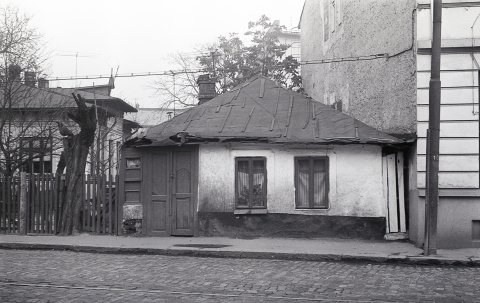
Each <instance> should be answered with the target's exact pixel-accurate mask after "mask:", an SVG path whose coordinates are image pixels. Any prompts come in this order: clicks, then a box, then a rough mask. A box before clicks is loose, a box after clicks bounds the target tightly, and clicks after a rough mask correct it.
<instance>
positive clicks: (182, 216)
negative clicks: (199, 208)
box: [171, 149, 196, 236]
mask: <svg viewBox="0 0 480 303" xmlns="http://www.w3.org/2000/svg"><path fill="white" fill-rule="evenodd" d="M195 155H196V154H195V152H194V150H191V149H190V150H177V151H175V152H174V153H173V155H172V156H173V157H172V160H173V161H172V163H173V165H172V181H173V182H172V195H171V197H172V200H171V201H172V203H171V207H172V235H176V236H193V226H194V224H193V217H194V216H193V214H194V198H195V188H196V186H195V184H196V180H195V165H194V163H195V158H194V157H195Z"/></svg>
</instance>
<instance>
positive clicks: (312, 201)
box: [295, 157, 328, 209]
mask: <svg viewBox="0 0 480 303" xmlns="http://www.w3.org/2000/svg"><path fill="white" fill-rule="evenodd" d="M295 207H296V208H298V209H309V208H328V157H296V158H295Z"/></svg>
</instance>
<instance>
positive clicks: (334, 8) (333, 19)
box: [323, 0, 343, 42]
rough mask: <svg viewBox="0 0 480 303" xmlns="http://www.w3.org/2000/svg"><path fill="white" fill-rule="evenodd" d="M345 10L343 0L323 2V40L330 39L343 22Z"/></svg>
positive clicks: (326, 0)
mask: <svg viewBox="0 0 480 303" xmlns="http://www.w3.org/2000/svg"><path fill="white" fill-rule="evenodd" d="M342 19H343V12H342V1H341V0H325V1H324V2H323V41H324V42H326V41H328V39H330V38H331V37H332V35H333V33H334V32H335V30H336V29H337V28H338V27H339V26H340V24H342Z"/></svg>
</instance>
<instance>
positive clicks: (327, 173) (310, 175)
mask: <svg viewBox="0 0 480 303" xmlns="http://www.w3.org/2000/svg"><path fill="white" fill-rule="evenodd" d="M301 160H309V173H308V180H309V181H308V182H309V187H308V207H299V206H298V202H297V201H298V194H299V191H298V188H299V186H298V181H299V176H298V171H299V165H298V162H299V161H301ZM315 160H323V161H325V202H326V203H325V204H326V206H321V207H319V206H315V205H314V202H313V195H314V192H315V191H314V187H313V167H314V166H313V161H315ZM329 162H330V161H329V158H328V156H299V157H294V182H295V209H299V210H306V209H328V208H330V201H329V199H328V195H329V192H330V163H329Z"/></svg>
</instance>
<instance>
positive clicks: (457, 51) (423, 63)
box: [417, 1, 480, 189]
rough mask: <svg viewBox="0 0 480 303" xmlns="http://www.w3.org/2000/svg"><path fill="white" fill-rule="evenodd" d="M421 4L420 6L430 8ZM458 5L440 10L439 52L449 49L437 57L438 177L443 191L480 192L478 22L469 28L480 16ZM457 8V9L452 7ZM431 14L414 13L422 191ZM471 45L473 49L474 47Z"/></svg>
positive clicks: (471, 8) (474, 9)
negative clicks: (439, 72) (439, 61)
mask: <svg viewBox="0 0 480 303" xmlns="http://www.w3.org/2000/svg"><path fill="white" fill-rule="evenodd" d="M429 2H430V1H428V3H426V1H419V3H420V4H422V3H424V4H429ZM461 2H462V1H444V3H445V4H446V5H450V6H446V7H445V5H444V8H443V10H442V47H449V48H451V50H450V51H448V52H442V56H441V67H440V68H441V76H440V77H441V81H442V96H441V114H440V120H441V122H440V162H439V165H440V172H439V187H440V188H441V189H478V188H479V185H480V184H479V114H478V112H479V108H478V94H479V91H478V77H479V76H478V66H477V65H476V63H475V60H474V59H473V58H472V56H474V57H475V59H476V60H477V61H478V60H480V52H478V46H479V43H478V38H480V23H479V22H477V23H478V24H477V25H476V26H474V31H473V35H474V36H473V37H474V39H473V40H472V28H471V27H472V25H473V24H474V22H475V19H476V18H477V16H478V15H479V14H480V7H478V6H476V7H475V6H463V5H462V3H461ZM452 3H456V4H457V5H458V6H451V4H452ZM431 30H432V27H431V11H430V8H429V7H422V6H420V7H419V10H418V14H417V47H418V55H417V136H418V141H417V150H418V156H417V168H418V175H417V185H418V188H419V189H423V188H425V171H426V164H425V163H426V142H427V140H426V132H427V128H428V101H429V96H428V94H429V92H428V87H429V80H430V60H431V56H430V55H429V54H427V53H426V52H425V51H422V50H424V49H428V48H430V47H431V35H432V34H431ZM472 43H473V45H474V46H476V47H477V48H476V49H473V48H472Z"/></svg>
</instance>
